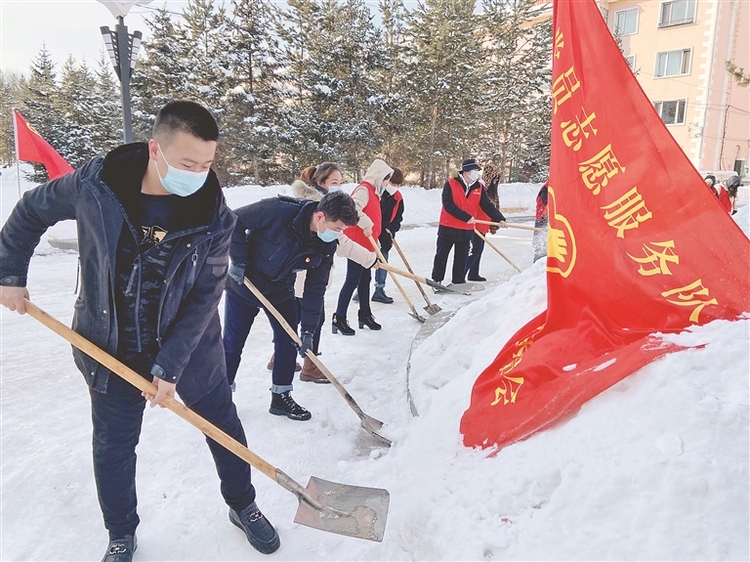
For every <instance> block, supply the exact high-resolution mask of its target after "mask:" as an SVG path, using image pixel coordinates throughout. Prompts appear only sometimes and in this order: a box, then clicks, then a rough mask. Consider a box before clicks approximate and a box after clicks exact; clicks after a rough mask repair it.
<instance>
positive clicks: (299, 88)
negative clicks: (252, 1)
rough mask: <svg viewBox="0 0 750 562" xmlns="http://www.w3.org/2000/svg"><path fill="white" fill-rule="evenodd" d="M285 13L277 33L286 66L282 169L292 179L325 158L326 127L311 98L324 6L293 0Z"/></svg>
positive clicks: (306, 0)
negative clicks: (305, 168) (323, 136)
mask: <svg viewBox="0 0 750 562" xmlns="http://www.w3.org/2000/svg"><path fill="white" fill-rule="evenodd" d="M288 4H289V8H288V9H287V10H285V11H283V12H282V13H281V18H280V20H279V24H278V26H277V35H278V36H279V38H280V39H281V45H282V59H281V64H282V66H283V68H284V89H283V90H282V100H283V105H282V107H281V110H280V112H279V117H280V122H281V129H280V131H279V141H280V143H281V148H282V154H281V158H280V160H281V165H282V172H283V173H284V174H285V177H286V179H287V180H291V179H292V178H293V177H294V176H295V175H296V174H298V173H299V172H300V171H301V170H302V169H303V168H304V167H306V166H309V165H311V164H316V163H318V162H321V161H323V160H324V158H323V157H322V155H323V153H322V151H321V150H320V147H321V145H322V144H323V139H322V137H321V136H320V132H321V130H322V128H323V127H324V123H323V122H322V121H321V116H320V115H319V114H318V113H317V112H316V110H315V109H314V108H313V106H312V103H311V102H310V89H309V76H310V74H311V72H313V69H314V67H315V66H316V62H315V58H314V55H313V53H314V52H316V51H317V48H316V47H315V45H314V43H319V42H320V41H321V39H320V38H319V37H318V35H319V34H320V33H321V27H322V18H321V7H320V4H319V3H318V2H317V1H316V0H289V1H288Z"/></svg>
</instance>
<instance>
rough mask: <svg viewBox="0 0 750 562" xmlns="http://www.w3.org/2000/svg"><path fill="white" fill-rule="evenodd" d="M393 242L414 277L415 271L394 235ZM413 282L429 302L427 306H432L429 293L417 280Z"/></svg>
mask: <svg viewBox="0 0 750 562" xmlns="http://www.w3.org/2000/svg"><path fill="white" fill-rule="evenodd" d="M391 241H392V242H393V247H394V248H396V251H397V252H398V255H399V256H401V261H402V262H404V265H405V266H406V269H407V270H408V271H409V273H411V274H412V275H414V270H413V269H412V268H411V265H409V262H408V261H407V260H406V256H405V255H404V252H403V251H402V250H401V247H400V246H399V245H398V242H396V237H395V236H393V234H391ZM412 281H414V282H415V283H416V284H417V289H419V292H420V293H421V294H422V297H424V300H425V301H426V302H427V306H432V303H431V302H430V299H429V298H427V293H425V292H424V289H423V288H422V284H421V283H420V282H419V281H417V280H416V279H412Z"/></svg>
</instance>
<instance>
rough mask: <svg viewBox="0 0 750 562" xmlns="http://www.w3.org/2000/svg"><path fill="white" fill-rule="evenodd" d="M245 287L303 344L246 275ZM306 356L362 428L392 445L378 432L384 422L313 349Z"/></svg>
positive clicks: (295, 341)
mask: <svg viewBox="0 0 750 562" xmlns="http://www.w3.org/2000/svg"><path fill="white" fill-rule="evenodd" d="M245 287H247V288H248V289H250V292H251V293H252V294H254V295H255V297H256V298H257V299H258V300H259V301H260V302H262V303H263V306H264V307H265V308H266V310H267V311H269V312H270V313H271V314H273V317H274V318H276V321H277V322H278V323H279V324H281V327H282V328H284V331H286V333H287V334H289V337H290V338H292V341H293V342H294V343H296V344H297V346H298V347H299V346H300V345H302V340H301V339H299V336H298V335H297V332H296V330H294V329H293V328H292V327H291V326H290V325H289V323H288V322H287V321H286V320H285V319H284V317H283V316H282V315H281V314H280V313H279V311H278V310H276V307H275V306H273V305H272V304H271V302H270V301H269V300H268V299H267V298H266V297H265V296H264V295H263V293H261V292H260V291H259V290H258V288H257V287H256V286H255V285H253V284H252V283H251V282H250V280H249V279H248V278H247V277H245ZM305 357H307V358H308V359H310V361H312V362H313V363H315V366H316V367H318V369H320V371H321V372H322V373H323V374H324V375H325V377H326V378H327V379H328V380H329V381H330V382H331V384H332V385H333V386H334V387H335V388H336V390H338V391H339V393H340V394H341V396H343V397H344V400H346V403H347V404H349V407H350V408H351V409H352V410H354V413H355V414H357V416H358V417H359V419H360V421H361V422H362V423H361V425H362V428H363V429H364V430H365V431H366V432H368V433H369V434H370V435H372V436H373V437H375V438H377V439H379V440H380V441H382V442H383V443H385V444H386V445H388V446H390V445H391V441H390V440H389V439H386V438H385V437H383V436H382V435H380V434H379V433H378V430H379V429H381V428H382V427H383V422H382V421H380V420H377V419H375V418H373V417H372V416H368V415H367V414H365V413H364V412H363V411H362V408H360V407H359V404H357V403H356V402H355V401H354V398H352V395H351V394H349V393H348V392H347V390H346V389H345V388H344V385H343V384H341V383H340V382H339V380H338V379H337V378H336V377H334V376H333V373H331V371H329V370H328V368H327V367H326V366H325V365H323V362H322V361H321V360H320V359H318V356H317V355H315V354H314V353H313V352H312V350H311V349H308V350H307V353H306V354H305Z"/></svg>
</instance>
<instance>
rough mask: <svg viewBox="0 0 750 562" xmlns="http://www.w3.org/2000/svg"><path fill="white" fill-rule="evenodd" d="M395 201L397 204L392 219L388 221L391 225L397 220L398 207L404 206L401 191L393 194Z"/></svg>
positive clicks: (392, 212)
mask: <svg viewBox="0 0 750 562" xmlns="http://www.w3.org/2000/svg"><path fill="white" fill-rule="evenodd" d="M393 199H394V200H395V201H396V204H395V205H393V210H392V211H391V218H390V220H389V221H388V222H389V223H392V222H393V221H394V220H396V215H397V214H398V207H399V205H403V200H404V197H403V196H402V195H401V192H400V191H397V192H396V193H394V194H393Z"/></svg>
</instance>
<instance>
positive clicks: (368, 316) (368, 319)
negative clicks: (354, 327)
mask: <svg viewBox="0 0 750 562" xmlns="http://www.w3.org/2000/svg"><path fill="white" fill-rule="evenodd" d="M365 326H367V327H368V328H370V329H371V330H379V329H380V328H382V326H381V325H380V324H378V323H377V322H375V317H374V316H373V315H372V312H369V311H368V312H365V311H364V310H360V311H359V329H360V330H361V329H362V328H364V327H365Z"/></svg>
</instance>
